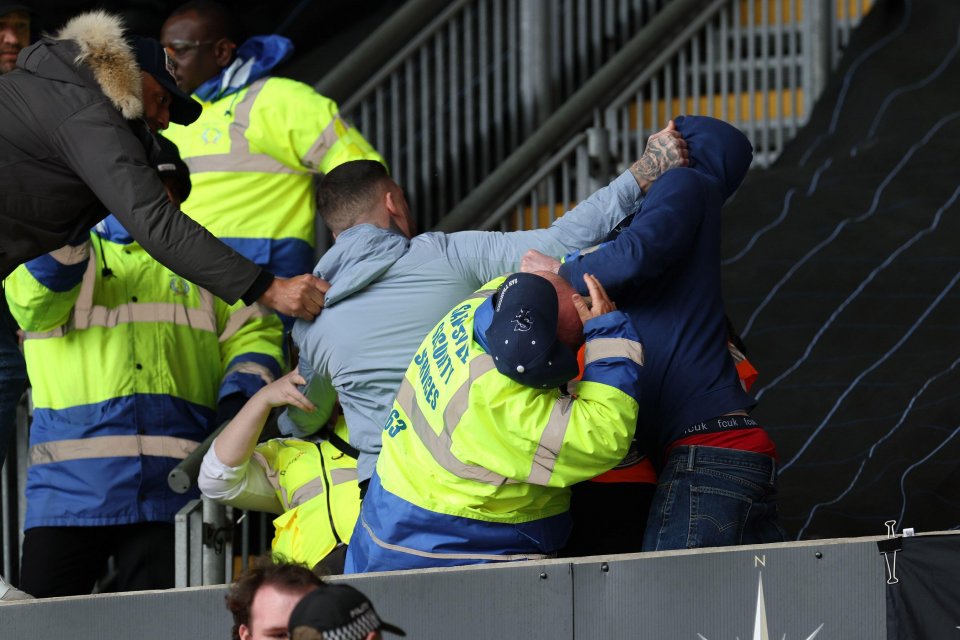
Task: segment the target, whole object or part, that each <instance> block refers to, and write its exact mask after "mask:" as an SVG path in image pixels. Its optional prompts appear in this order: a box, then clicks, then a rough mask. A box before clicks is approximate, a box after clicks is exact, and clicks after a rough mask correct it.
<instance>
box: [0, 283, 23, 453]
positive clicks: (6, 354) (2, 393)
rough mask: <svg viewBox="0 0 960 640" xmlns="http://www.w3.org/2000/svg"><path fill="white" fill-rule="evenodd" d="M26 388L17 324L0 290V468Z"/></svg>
mask: <svg viewBox="0 0 960 640" xmlns="http://www.w3.org/2000/svg"><path fill="white" fill-rule="evenodd" d="M26 386H27V369H26V365H25V364H24V362H23V354H22V353H20V347H19V346H18V344H17V324H16V322H14V320H13V318H12V317H11V316H10V310H9V309H8V308H7V298H6V295H4V292H3V289H2V288H0V466H2V465H3V461H4V460H5V459H6V457H7V445H9V444H10V439H11V438H12V437H13V431H14V429H15V427H16V425H17V402H19V401H20V396H21V395H23V390H24V389H25V388H26Z"/></svg>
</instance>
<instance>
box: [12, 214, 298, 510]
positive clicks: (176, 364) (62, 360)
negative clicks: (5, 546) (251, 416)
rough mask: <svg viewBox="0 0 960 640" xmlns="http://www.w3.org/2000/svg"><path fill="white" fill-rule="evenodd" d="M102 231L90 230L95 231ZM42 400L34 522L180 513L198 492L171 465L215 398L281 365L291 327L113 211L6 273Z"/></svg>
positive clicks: (33, 470)
mask: <svg viewBox="0 0 960 640" xmlns="http://www.w3.org/2000/svg"><path fill="white" fill-rule="evenodd" d="M91 240H92V242H91ZM6 295H7V300H8V302H9V303H10V311H11V312H12V314H13V316H14V317H15V318H16V320H17V322H18V323H19V324H20V326H21V327H22V328H23V329H24V330H25V331H26V341H25V343H24V351H25V355H26V361H27V370H28V373H29V376H30V380H31V382H32V384H33V402H34V405H35V410H34V416H33V424H32V427H31V430H30V468H29V470H28V472H27V487H26V494H27V515H26V527H27V528H31V527H38V526H99V525H115V524H129V523H135V522H144V521H164V522H172V521H173V518H174V515H175V514H176V512H177V511H178V510H179V509H180V508H182V507H183V506H184V504H186V502H187V501H188V500H189V499H191V498H192V497H196V494H195V493H194V494H193V495H191V494H187V495H177V494H175V493H173V492H172V491H171V490H170V489H169V488H168V486H167V480H166V478H167V474H168V473H169V472H170V470H171V469H172V468H173V467H174V466H175V465H176V464H177V463H178V462H179V461H180V460H181V459H183V458H185V457H186V456H187V454H189V453H190V452H191V451H193V449H195V448H196V446H197V445H198V444H199V443H200V442H201V441H203V440H204V439H205V438H206V437H207V435H208V434H209V433H210V431H211V430H212V428H213V427H214V426H215V425H213V424H212V422H213V418H214V416H215V412H216V408H217V404H218V400H219V399H222V398H226V397H227V396H234V395H235V394H242V395H243V396H250V395H252V394H253V393H254V392H256V390H257V389H259V388H260V387H262V386H263V385H264V384H265V383H267V382H269V381H271V380H273V379H274V378H275V377H276V376H277V375H278V374H279V373H280V363H281V357H282V351H281V343H282V327H281V325H280V321H279V319H278V318H277V317H276V314H274V313H273V312H271V311H270V310H269V309H266V308H265V307H261V306H258V305H254V306H250V307H246V306H243V304H242V303H238V304H234V305H228V304H226V303H225V302H223V301H222V300H219V299H218V298H215V297H214V296H213V294H211V293H210V292H208V291H206V290H204V289H201V288H199V287H197V286H195V285H193V284H191V283H189V282H187V281H185V280H183V279H182V278H181V277H180V276H178V275H176V274H175V273H173V272H172V271H170V270H169V269H167V268H166V267H164V266H163V265H161V264H160V263H158V262H156V261H155V260H153V259H152V258H151V257H150V256H149V255H148V254H147V252H146V251H144V250H143V248H141V247H140V245H139V244H138V243H136V242H134V241H133V240H132V238H130V236H129V235H128V234H127V233H126V231H125V230H124V229H123V228H122V227H121V226H120V224H119V223H118V222H117V221H116V220H115V219H114V218H112V217H108V218H107V219H106V220H104V221H103V222H102V223H101V224H100V225H98V226H97V229H96V230H95V231H94V232H92V233H91V234H90V240H88V241H85V242H83V243H82V244H81V245H79V246H67V247H64V248H63V249H61V250H58V251H55V252H53V253H50V254H46V255H43V256H41V257H39V258H37V259H35V260H32V261H30V262H28V263H27V264H25V265H22V266H20V267H19V268H18V269H17V270H16V271H15V272H14V273H13V274H12V275H11V276H10V277H9V278H8V280H7V283H6Z"/></svg>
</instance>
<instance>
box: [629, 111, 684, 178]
mask: <svg viewBox="0 0 960 640" xmlns="http://www.w3.org/2000/svg"><path fill="white" fill-rule="evenodd" d="M688 164H689V160H688V154H687V143H686V141H685V140H684V139H683V136H681V135H680V132H679V131H677V127H676V125H675V124H674V123H673V120H671V121H670V122H669V123H668V124H667V127H666V129H662V130H660V131H658V132H656V133H655V134H653V135H652V136H650V137H649V138H647V148H646V149H645V150H644V152H643V155H642V156H640V159H639V160H637V161H636V162H634V163H633V165H632V166H631V167H630V173H632V174H633V177H634V178H636V180H637V184H638V185H640V190H641V191H643V192H644V193H646V192H647V190H648V189H649V188H650V185H651V184H653V181H654V180H656V179H657V178H659V177H660V176H661V175H663V173H664V172H665V171H667V170H668V169H673V168H674V167H685V166H687V165H688Z"/></svg>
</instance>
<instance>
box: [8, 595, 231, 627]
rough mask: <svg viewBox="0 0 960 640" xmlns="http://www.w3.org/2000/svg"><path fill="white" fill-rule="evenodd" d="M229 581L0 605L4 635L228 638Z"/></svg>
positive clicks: (229, 619) (229, 621) (229, 620)
mask: <svg viewBox="0 0 960 640" xmlns="http://www.w3.org/2000/svg"><path fill="white" fill-rule="evenodd" d="M225 593H226V587H224V586H222V585H220V586H216V587H192V588H189V589H177V590H170V591H141V592H139V593H121V594H104V595H96V596H82V597H77V598H50V599H48V600H32V601H25V602H22V603H19V602H18V603H16V604H4V605H0V638H3V640H8V639H11V640H12V639H13V638H16V639H17V640H33V639H36V640H53V639H55V638H70V640H114V639H118V640H119V639H121V638H125V639H130V640H163V639H165V640H218V639H221V640H228V639H229V638H230V627H231V625H232V618H231V617H230V614H229V612H228V611H227V609H226V608H225V607H224V605H223V596H224V594H225Z"/></svg>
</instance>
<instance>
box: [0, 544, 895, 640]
mask: <svg viewBox="0 0 960 640" xmlns="http://www.w3.org/2000/svg"><path fill="white" fill-rule="evenodd" d="M878 539H879V538H856V539H847V540H822V541H812V542H800V543H784V544H778V545H765V546H756V547H737V548H730V549H720V550H709V551H682V552H664V553H652V554H635V555H629V556H611V557H609V558H606V559H604V558H600V557H598V558H582V559H574V560H550V561H544V562H526V563H516V564H511V565H506V566H478V567H464V568H456V569H442V570H427V571H405V572H394V573H381V574H370V575H365V576H350V577H345V578H334V579H333V580H337V581H341V580H342V581H344V582H348V583H350V584H353V585H354V586H356V587H357V588H359V589H360V590H362V591H363V592H364V593H366V594H367V595H368V596H370V598H371V600H373V602H374V604H375V606H376V608H377V611H378V612H379V613H380V615H381V617H382V618H383V619H384V620H387V621H389V622H392V623H394V624H396V625H398V626H400V627H402V628H404V629H405V630H406V631H407V634H408V637H409V638H411V640H416V639H420V640H429V639H431V638H437V639H440V638H457V639H458V640H470V639H472V638H477V639H478V640H479V639H484V640H487V639H489V638H504V639H512V638H537V639H541V638H551V639H552V638H562V639H569V638H576V639H577V640H592V639H594V638H620V637H624V638H655V639H658V640H659V639H667V638H668V639H670V640H674V639H684V640H734V639H735V638H740V639H742V640H747V639H748V638H764V639H769V640H783V639H784V638H786V639H787V640H814V639H816V640H861V639H864V640H883V639H884V638H885V637H886V629H885V625H884V619H885V615H886V606H885V599H884V598H885V589H886V588H887V585H886V575H885V567H884V563H883V558H882V557H881V556H880V554H879V552H878V550H877V545H876V541H877V540H878ZM817 554H820V556H819V557H817ZM761 581H762V594H763V595H762V601H761V599H760V588H761ZM225 589H226V588H225V587H223V586H216V587H194V588H189V589H180V590H171V591H153V592H144V593H131V594H116V595H114V594H107V595H99V596H84V597H80V598H57V599H51V600H45V601H33V602H24V603H13V604H6V605H0V638H4V639H6V638H18V639H30V638H42V639H43V640H49V639H50V638H61V637H62V638H66V637H69V638H71V640H88V639H89V640H101V639H102V638H137V639H138V640H154V639H155V640H192V639H193V638H197V639H201V638H202V639H204V640H213V639H216V638H223V639H226V638H228V637H229V630H230V625H231V620H230V616H229V615H228V614H227V611H226V609H225V608H224V604H223V595H224V593H225ZM758 619H760V620H761V621H762V625H761V627H760V628H758V624H757V620H758Z"/></svg>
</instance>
